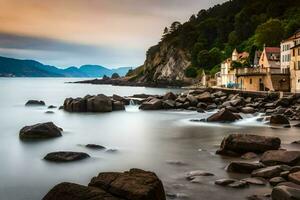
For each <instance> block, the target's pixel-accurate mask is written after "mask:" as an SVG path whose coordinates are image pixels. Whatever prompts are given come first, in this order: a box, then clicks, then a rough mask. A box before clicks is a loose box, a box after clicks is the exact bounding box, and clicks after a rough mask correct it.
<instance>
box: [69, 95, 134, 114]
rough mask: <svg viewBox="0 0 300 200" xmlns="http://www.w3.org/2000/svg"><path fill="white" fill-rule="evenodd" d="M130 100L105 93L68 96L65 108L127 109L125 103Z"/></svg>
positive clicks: (89, 110) (94, 110) (80, 110)
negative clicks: (108, 95) (77, 96)
mask: <svg viewBox="0 0 300 200" xmlns="http://www.w3.org/2000/svg"><path fill="white" fill-rule="evenodd" d="M128 103H129V101H127V100H126V99H124V98H122V97H120V96H117V95H114V96H113V97H111V98H110V97H107V96H105V95H104V94H98V95H94V96H91V95H87V96H85V97H83V98H80V97H79V98H75V99H74V98H67V99H65V101H64V106H63V108H64V110H66V111H68V112H99V113H101V112H112V111H117V110H125V104H128Z"/></svg>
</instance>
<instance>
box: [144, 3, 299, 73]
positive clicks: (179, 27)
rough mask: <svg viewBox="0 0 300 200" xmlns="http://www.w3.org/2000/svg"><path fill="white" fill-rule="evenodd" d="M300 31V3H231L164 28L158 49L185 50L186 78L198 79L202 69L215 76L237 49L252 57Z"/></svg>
mask: <svg viewBox="0 0 300 200" xmlns="http://www.w3.org/2000/svg"><path fill="white" fill-rule="evenodd" d="M299 28H300V1H298V0H297V1H296V0H284V1H283V0H231V1H228V2H225V3H223V4H221V5H216V6H214V7H212V8H210V9H208V10H200V11H199V13H198V14H197V15H192V16H191V17H190V20H189V21H188V22H186V23H184V24H181V23H179V22H174V23H172V24H171V26H170V27H169V28H167V27H166V28H165V30H164V33H163V36H162V40H161V41H160V43H159V44H158V45H155V46H153V47H151V48H150V49H149V50H148V52H147V55H148V56H151V55H153V54H154V53H155V52H156V51H158V50H159V45H161V44H162V43H168V44H169V46H173V47H176V48H180V49H184V50H185V51H187V52H188V53H189V54H190V55H191V63H192V64H191V66H190V67H189V68H187V69H186V76H188V77H196V76H197V75H198V73H199V71H201V70H199V69H203V70H205V71H211V73H212V72H215V71H217V69H218V68H219V64H220V62H221V61H222V60H224V59H225V58H227V57H229V56H230V55H231V52H232V51H233V49H234V48H237V50H238V51H248V52H249V53H250V55H253V53H254V51H255V50H257V49H262V47H263V45H264V44H265V45H267V46H279V44H280V41H281V40H282V39H284V38H286V37H289V36H290V35H292V34H293V33H294V32H295V31H296V30H297V29H299Z"/></svg>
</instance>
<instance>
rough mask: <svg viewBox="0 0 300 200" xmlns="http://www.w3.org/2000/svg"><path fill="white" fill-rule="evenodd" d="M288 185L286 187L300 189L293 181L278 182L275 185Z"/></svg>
mask: <svg viewBox="0 0 300 200" xmlns="http://www.w3.org/2000/svg"><path fill="white" fill-rule="evenodd" d="M282 185H284V186H288V187H292V188H297V189H300V185H298V184H296V183H293V182H288V181H287V182H282V183H279V184H278V185H277V186H282Z"/></svg>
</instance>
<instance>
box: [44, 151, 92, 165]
mask: <svg viewBox="0 0 300 200" xmlns="http://www.w3.org/2000/svg"><path fill="white" fill-rule="evenodd" d="M89 157H90V156H89V155H88V154H86V153H83V152H69V151H58V152H52V153H48V154H47V155H46V156H45V157H44V159H45V160H48V161H51V162H71V161H77V160H83V159H86V158H89Z"/></svg>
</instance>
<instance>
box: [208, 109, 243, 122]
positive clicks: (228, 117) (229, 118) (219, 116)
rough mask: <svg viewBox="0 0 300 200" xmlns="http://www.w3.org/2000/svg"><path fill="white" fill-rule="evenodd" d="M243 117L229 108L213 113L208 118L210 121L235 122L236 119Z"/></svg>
mask: <svg viewBox="0 0 300 200" xmlns="http://www.w3.org/2000/svg"><path fill="white" fill-rule="evenodd" d="M239 119H241V117H239V116H236V115H235V114H233V113H232V112H231V111H229V110H228V109H226V108H224V109H221V110H220V111H219V112H217V113H215V114H213V115H212V116H210V117H209V118H207V121H208V122H234V121H236V120H239Z"/></svg>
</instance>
